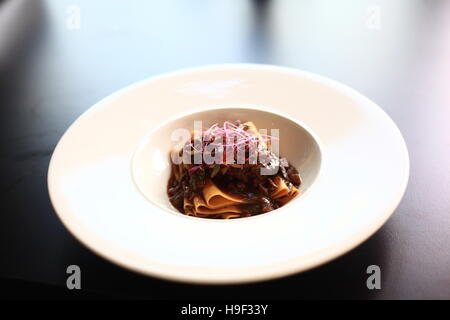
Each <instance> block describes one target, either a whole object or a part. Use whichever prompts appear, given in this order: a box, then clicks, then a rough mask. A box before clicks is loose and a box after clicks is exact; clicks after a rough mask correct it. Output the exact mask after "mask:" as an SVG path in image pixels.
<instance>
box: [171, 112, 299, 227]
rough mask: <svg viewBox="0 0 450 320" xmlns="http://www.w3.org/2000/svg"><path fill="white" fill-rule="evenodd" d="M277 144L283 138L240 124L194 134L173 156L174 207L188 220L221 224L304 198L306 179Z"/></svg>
mask: <svg viewBox="0 0 450 320" xmlns="http://www.w3.org/2000/svg"><path fill="white" fill-rule="evenodd" d="M273 139H278V138H277V137H274V136H270V135H266V134H263V133H260V132H259V131H258V129H257V128H256V126H255V125H254V123H253V122H245V123H241V122H240V121H239V120H237V121H235V122H234V123H230V122H228V121H225V122H224V123H223V126H218V124H217V123H215V124H214V125H213V126H211V127H210V128H208V129H207V130H205V131H200V132H195V131H194V132H193V134H192V135H191V137H190V139H189V140H188V141H187V142H186V143H185V144H184V145H183V148H181V149H179V150H178V149H176V150H174V151H173V152H172V154H171V160H172V161H171V162H172V166H171V176H170V179H169V183H168V187H167V189H168V190H167V193H168V196H169V199H170V202H171V203H172V205H173V206H174V207H175V208H177V210H178V211H180V212H182V213H184V214H187V215H193V216H196V217H203V218H222V219H232V218H241V217H250V216H252V215H257V214H261V213H265V212H269V211H272V210H275V209H277V208H279V207H281V206H283V205H284V204H285V203H287V202H289V201H290V200H292V199H293V198H294V197H296V196H297V195H298V194H299V190H298V187H299V186H300V183H301V179H300V175H299V173H298V171H297V169H295V168H294V167H293V166H292V165H290V164H289V162H288V160H287V159H286V158H280V157H279V156H278V155H277V154H276V153H275V152H273V151H272V150H271V146H272V140H273Z"/></svg>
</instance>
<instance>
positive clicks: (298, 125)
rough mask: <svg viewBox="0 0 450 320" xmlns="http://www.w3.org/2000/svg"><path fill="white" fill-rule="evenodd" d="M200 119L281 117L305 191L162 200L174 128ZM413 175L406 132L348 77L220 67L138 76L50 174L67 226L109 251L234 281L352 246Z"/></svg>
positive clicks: (152, 266)
mask: <svg viewBox="0 0 450 320" xmlns="http://www.w3.org/2000/svg"><path fill="white" fill-rule="evenodd" d="M194 118H195V119H197V118H202V119H198V120H204V121H205V123H206V124H210V123H212V122H213V121H216V120H218V121H221V120H225V119H226V120H236V119H237V118H241V119H242V120H252V121H254V122H255V123H256V124H257V126H260V127H263V128H267V129H270V128H279V129H280V154H281V155H282V156H286V157H287V158H288V160H290V161H291V162H292V163H293V164H294V165H295V166H296V167H297V168H298V169H299V170H300V173H301V175H302V177H303V180H304V184H303V186H302V188H303V189H302V191H303V192H302V193H303V194H302V195H301V196H299V197H298V198H297V199H295V200H293V201H291V202H290V203H288V204H287V205H285V206H284V207H282V208H280V209H277V210H275V211H272V212H270V213H267V214H261V215H258V216H255V217H251V218H242V219H235V220H229V221H223V220H212V219H201V218H192V217H187V216H185V215H183V214H180V213H178V212H176V211H175V210H174V209H173V208H172V207H171V205H170V203H169V202H168V200H167V198H166V185H167V178H168V174H169V172H168V170H169V168H168V155H167V153H168V151H169V148H170V145H169V143H168V142H169V141H168V140H167V139H168V138H167V133H168V132H170V130H172V129H173V128H176V127H180V126H181V127H183V126H188V125H189V122H190V121H191V120H192V119H194ZM216 122H217V121H216ZM166 155H167V157H166ZM408 174H409V160H408V153H407V149H406V146H405V143H404V141H403V138H402V136H401V134H400V132H399V130H398V129H397V127H396V126H395V124H394V123H393V122H392V120H391V119H390V118H389V117H388V116H387V115H386V114H385V113H384V112H383V111H382V110H381V109H380V108H379V107H378V106H376V105H375V104H374V103H373V102H371V101H370V100H369V99H367V98H365V97H364V96H362V95H361V94H359V93H358V92H356V91H354V90H353V89H350V88H349V87H346V86H344V85H342V84H340V83H338V82H335V81H332V80H329V79H326V78H323V77H320V76H317V75H314V74H311V73H307V72H303V71H299V70H293V69H288V68H283V67H275V66H267V65H218V66H208V67H201V68H195V69H189V70H182V71H178V72H175V73H170V74H166V75H162V76H159V77H155V78H151V79H148V80H145V81H142V82H139V83H137V84H134V85H131V86H129V87H127V88H125V89H123V90H121V91H119V92H117V93H115V94H113V95H111V96H110V97H108V98H106V99H104V100H102V101H100V102H99V103H98V104H96V105H95V106H93V107H92V108H90V109H89V110H88V111H87V112H86V113H84V114H83V115H82V116H80V118H79V119H78V120H77V121H75V123H74V124H73V125H72V126H71V127H70V128H69V129H68V130H67V132H66V133H65V134H64V136H63V137H62V138H61V140H60V142H59V143H58V145H57V147H56V149H55V152H54V154H53V156H52V160H51V163H50V168H49V174H48V185H49V192H50V197H51V200H52V203H53V206H54V208H55V210H56V212H57V214H58V216H59V217H60V219H61V220H62V222H63V223H64V225H65V226H66V227H67V228H68V229H69V231H70V232H71V233H72V234H73V235H74V236H75V237H76V238H78V239H79V240H80V241H81V242H82V243H84V244H85V245H86V246H87V247H89V248H91V249H92V250H93V251H95V252H96V253H98V254H99V255H101V256H103V257H105V258H106V259H108V260H110V261H112V262H114V263H116V264H119V265H121V266H123V267H126V268H128V269H131V270H134V271H137V272H140V273H143V274H146V275H152V276H157V277H162V278H166V279H172V280H178V281H187V282H197V283H238V282H250V281H258V280H264V279H270V278H275V277H281V276H285V275H288V274H292V273H295V272H300V271H303V270H307V269H309V268H312V267H314V266H317V265H320V264H322V263H325V262H327V261H329V260H331V259H333V258H335V257H337V256H339V255H342V254H343V253H345V252H347V251H348V250H350V249H352V248H354V247H355V246H357V245H358V244H360V243H361V242H362V241H364V240H365V239H367V238H368V237H369V236H370V235H372V234H373V233H374V232H375V231H376V230H378V229H379V228H380V227H381V225H382V224H383V223H384V222H385V221H386V220H387V219H388V218H389V216H390V215H391V214H392V213H393V211H394V210H395V208H396V206H397V205H398V203H399V201H400V199H401V197H402V195H403V193H404V191H405V188H406V185H407V180H408Z"/></svg>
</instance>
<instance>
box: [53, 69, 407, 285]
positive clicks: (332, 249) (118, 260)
mask: <svg viewBox="0 0 450 320" xmlns="http://www.w3.org/2000/svg"><path fill="white" fill-rule="evenodd" d="M236 68H239V69H244V70H245V69H253V70H266V71H272V72H283V73H290V74H292V75H296V76H300V77H303V78H306V79H311V80H315V81H317V82H320V83H322V84H324V85H327V86H330V87H332V88H333V89H335V90H337V91H339V92H341V93H344V94H345V95H349V96H353V97H357V98H359V99H363V100H364V101H366V102H367V103H370V104H371V105H373V106H374V107H376V108H378V109H379V110H378V111H381V113H382V115H383V117H384V120H385V121H386V122H388V123H390V125H391V126H392V127H393V128H395V135H396V136H397V137H396V138H397V139H399V141H401V148H402V154H403V157H404V158H403V168H404V178H403V180H402V181H401V182H399V188H398V192H397V194H396V198H395V201H392V202H391V203H390V206H389V209H388V210H385V211H384V212H383V213H382V214H381V213H380V215H379V216H378V217H377V219H376V221H373V222H372V223H371V224H368V225H366V226H365V227H364V228H361V229H360V230H358V231H357V232H354V233H353V234H352V235H351V236H348V237H346V238H345V239H343V240H341V241H339V242H337V243H334V244H333V245H331V246H329V247H327V248H325V249H323V250H320V251H317V252H312V253H310V254H308V255H304V256H301V257H297V258H293V259H291V260H289V261H286V262H282V263H275V264H272V265H268V266H264V267H262V268H263V270H262V271H263V272H251V271H250V272H247V273H244V274H239V275H237V276H235V277H233V278H229V277H224V278H214V279H212V278H208V277H206V278H202V277H195V276H191V275H186V274H182V273H181V274H180V273H174V272H173V270H169V271H167V270H165V269H164V266H161V265H158V263H155V264H154V265H153V268H148V267H143V266H142V265H141V264H140V265H137V264H135V263H134V262H136V261H135V260H134V259H132V257H131V256H130V255H127V256H126V257H125V253H124V252H123V250H122V249H120V248H116V247H114V246H113V245H112V244H110V243H108V242H107V241H106V240H103V239H101V238H100V237H98V236H97V235H96V234H95V233H94V232H92V231H91V230H89V229H88V228H86V227H85V226H83V225H81V224H80V223H79V221H77V220H76V219H72V217H71V216H70V215H68V214H65V212H64V208H62V207H61V206H60V203H59V200H58V198H57V196H55V192H54V191H53V190H54V187H53V175H54V173H53V168H54V166H55V164H54V162H55V160H54V159H55V157H54V155H55V154H57V153H58V152H59V150H60V148H61V145H63V144H64V141H65V138H66V136H67V135H69V134H70V132H71V130H72V129H73V128H75V127H77V126H78V125H79V120H80V119H83V118H85V117H87V116H88V115H89V114H90V113H91V112H94V111H96V110H97V109H100V108H102V107H104V106H106V105H107V104H108V103H109V102H111V101H114V100H115V99H117V98H118V97H120V96H122V95H123V94H125V93H127V92H129V91H132V90H133V89H136V88H139V87H141V86H144V85H147V84H149V83H150V82H153V81H158V80H159V79H163V78H167V77H173V76H177V75H183V74H186V73H191V72H198V71H216V70H217V71H220V70H227V69H236ZM322 154H323V153H322ZM409 171H410V164H409V155H408V149H407V146H406V143H405V141H404V139H403V136H402V134H401V132H400V130H399V129H398V127H397V126H396V124H395V123H394V121H393V120H392V119H391V118H390V117H389V116H388V115H387V113H386V112H385V111H384V110H383V109H382V108H380V107H379V106H378V105H377V104H376V103H374V102H373V101H372V100H370V99H369V98H367V97H366V96H364V95H362V94H361V93H359V92H358V91H356V90H355V89H353V88H351V87H349V86H347V85H345V84H343V83H341V82H338V81H336V80H332V79H330V78H327V77H324V76H321V75H318V74H315V73H312V72H308V71H303V70H298V69H294V68H289V67H284V66H276V65H267V64H249V63H232V64H216V65H206V66H198V67H191V68H185V69H181V70H177V71H172V72H167V73H163V74H161V75H157V76H153V77H149V78H146V79H144V80H141V81H138V82H135V83H133V84H131V85H128V86H126V87H124V88H123V89H120V90H118V91H116V92H114V93H112V94H110V95H109V96H107V97H105V98H103V99H102V100H100V101H99V102H97V103H96V104H94V105H93V106H92V107H90V108H89V109H87V110H86V111H85V112H83V113H82V114H81V115H80V116H79V117H78V118H77V119H76V120H75V121H74V122H73V123H72V124H71V125H70V126H69V128H68V129H67V130H66V131H65V133H64V134H63V136H62V137H61V138H60V140H59V142H58V143H57V145H56V147H55V149H54V152H53V154H52V157H51V160H50V163H49V169H48V175H47V183H48V191H49V197H50V201H51V203H52V206H53V208H54V211H55V212H56V214H57V216H58V218H59V220H60V221H61V222H62V224H63V225H64V226H65V227H66V229H67V230H68V231H69V232H70V233H71V234H72V235H73V236H74V237H75V238H76V239H77V240H78V241H79V242H80V243H82V244H83V245H84V246H86V247H87V248H89V249H90V250H92V251H93V252H95V253H96V254H98V255H99V256H101V257H103V258H105V259H106V260H108V261H110V262H112V263H114V264H116V265H119V266H121V267H123V268H125V269H128V270H131V271H134V272H137V273H140V274H143V275H147V276H155V277H158V278H162V279H165V280H171V281H177V282H184V283H185V282H189V283H197V284H239V283H250V282H257V281H264V280H271V279H276V278H281V277H284V276H289V275H292V274H295V273H299V272H302V271H306V270H309V269H312V268H314V267H317V266H320V265H323V264H325V263H327V262H329V261H331V260H334V259H336V258H337V257H339V256H342V255H344V254H345V253H347V252H349V251H350V250H352V249H354V248H355V247H357V246H358V245H360V244H361V243H362V242H364V241H365V240H367V239H368V238H369V237H370V236H372V235H373V234H374V233H375V232H376V231H377V230H378V229H380V228H381V226H382V225H383V224H384V223H385V222H386V221H387V220H388V219H389V217H390V216H391V215H392V214H393V213H394V211H395V209H396V208H397V207H398V205H399V203H400V201H401V199H402V197H403V195H404V193H405V191H406V188H407V185H408V180H409Z"/></svg>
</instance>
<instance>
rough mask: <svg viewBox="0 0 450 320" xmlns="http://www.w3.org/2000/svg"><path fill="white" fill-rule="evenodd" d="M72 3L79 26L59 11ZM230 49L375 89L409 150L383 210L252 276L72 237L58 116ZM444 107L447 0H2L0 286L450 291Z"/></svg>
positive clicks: (378, 295) (206, 293)
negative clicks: (330, 253) (124, 263)
mask: <svg viewBox="0 0 450 320" xmlns="http://www.w3.org/2000/svg"><path fill="white" fill-rule="evenodd" d="M71 5H75V6H76V9H77V8H78V9H79V10H80V13H81V15H80V17H81V24H80V28H79V29H72V28H71V27H70V25H68V24H67V22H68V21H67V20H68V18H69V15H70V12H71V11H70V9H69V7H70V6H71ZM378 13H379V23H378V20H376V19H377V18H376V15H377V14H378ZM374 17H375V18H374ZM373 19H375V20H373ZM227 62H253V63H268V64H277V65H283V66H290V67H295V68H299V69H303V70H307V71H312V72H315V73H318V74H321V75H324V76H328V77H330V78H333V79H335V80H338V81H341V82H343V83H345V84H347V85H350V86H352V87H353V88H355V89H357V90H359V91H360V92H362V93H363V94H365V95H367V96H368V97H369V98H370V99H372V100H374V101H375V102H376V103H378V104H379V105H380V106H381V107H382V108H383V109H384V110H385V111H386V112H387V113H388V114H389V115H390V116H391V117H392V118H393V120H394V121H395V122H396V123H397V125H398V127H399V128H400V130H401V131H402V133H403V135H404V138H405V140H406V143H407V145H408V149H409V153H410V160H411V175H410V182H409V186H408V189H407V191H406V194H405V197H404V198H403V200H402V202H401V204H400V206H399V207H398V209H397V210H396V212H395V214H394V215H393V216H392V218H391V219H390V220H389V221H388V222H387V223H386V225H385V226H384V227H383V228H382V229H381V230H380V231H378V232H377V233H376V234H375V235H374V236H373V237H371V238H370V239H369V240H368V241H366V242H365V243H363V244H362V245H361V246H359V247H358V248H357V249H355V250H353V251H352V252H350V253H348V254H346V255H345V256H343V257H341V258H339V259H337V260H335V261H333V262H331V263H329V264H327V265H325V266H322V267H319V268H317V269H314V270H311V271H308V272H305V273H303V274H298V275H295V276H291V277H287V278H283V279H279V280H274V281H268V282H262V283H256V284H249V285H236V286H199V285H189V284H179V283H173V282H167V281H162V280H158V279H152V278H146V277H143V276H140V275H137V274H134V273H131V272H129V271H126V270H123V269H121V268H119V267H117V266H115V265H112V264H111V263H109V262H107V261H105V260H103V259H101V258H99V257H98V256H96V255H94V254H93V253H91V252H90V251H89V250H87V249H86V248H84V247H83V246H81V245H80V244H79V243H78V242H77V240H75V239H74V238H73V237H72V236H71V235H70V234H69V233H68V232H67V231H66V230H65V228H64V227H63V226H62V224H61V223H60V222H59V220H58V219H57V217H56V215H55V213H54V211H53V209H52V207H51V204H50V201H49V198H48V192H47V182H46V176H47V169H48V163H49V160H50V157H51V154H52V152H53V149H54V147H55V145H56V143H57V142H58V140H59V138H60V137H61V136H62V134H63V133H64V131H65V130H66V129H67V127H68V126H69V125H70V124H71V123H72V122H73V121H74V120H75V119H76V118H77V117H78V116H79V115H80V114H81V113H83V112H84V111H85V110H86V109H87V108H89V107H90V106H91V105H93V104H94V103H95V102H97V101H98V100H100V99H101V98H103V97H105V96H106V95H108V94H110V93H112V92H114V91H115V90H118V89H120V88H122V87H124V86H126V85H128V84H130V83H133V82H135V81H138V80H142V79H144V78H146V77H149V76H152V75H156V74H159V73H162V72H166V71H173V70H176V69H179V68H184V67H191V66H198V65H206V64H214V63H227ZM449 121H450V1H413V0H398V1H375V0H373V1H331V0H330V1H296V0H279V1H270V0H267V1H246V0H233V1H231V0H223V1H220V0H212V1H201V0H193V1H182V0H179V1H175V0H172V1H144V0H135V1H107V0H71V1H69V0H47V1H45V0H6V1H5V0H4V1H1V0H0V141H1V145H0V173H1V176H0V177H1V179H0V197H1V199H0V209H1V214H0V237H1V238H0V257H1V258H0V259H1V260H0V277H1V278H2V279H3V280H2V284H3V290H2V296H4V297H19V298H20V297H28V298H30V297H31V298H45V297H59V296H61V297H62V296H64V297H87V298H89V297H98V296H101V297H135V298H157V299H174V298H175V299H195V298H203V299H214V298H242V299H259V298H272V299H278V298H279V299H297V298H359V299H432V298H438V299H450V197H449V195H450V170H449V169H450V168H449V164H450V161H449V160H450V129H449V127H448V124H449ZM387 183H389V182H387ZM71 264H77V265H79V266H80V267H81V270H82V287H83V290H82V292H69V291H68V290H66V289H65V281H66V276H67V275H66V273H65V271H66V267H67V266H68V265H71ZM371 264H376V265H379V266H380V267H381V272H382V289H381V290H368V289H367V288H366V278H367V276H368V275H367V274H366V268H367V266H369V265H371ZM40 285H46V286H47V287H46V288H51V289H49V290H46V291H42V287H41V286H40ZM5 288H7V289H5Z"/></svg>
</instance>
